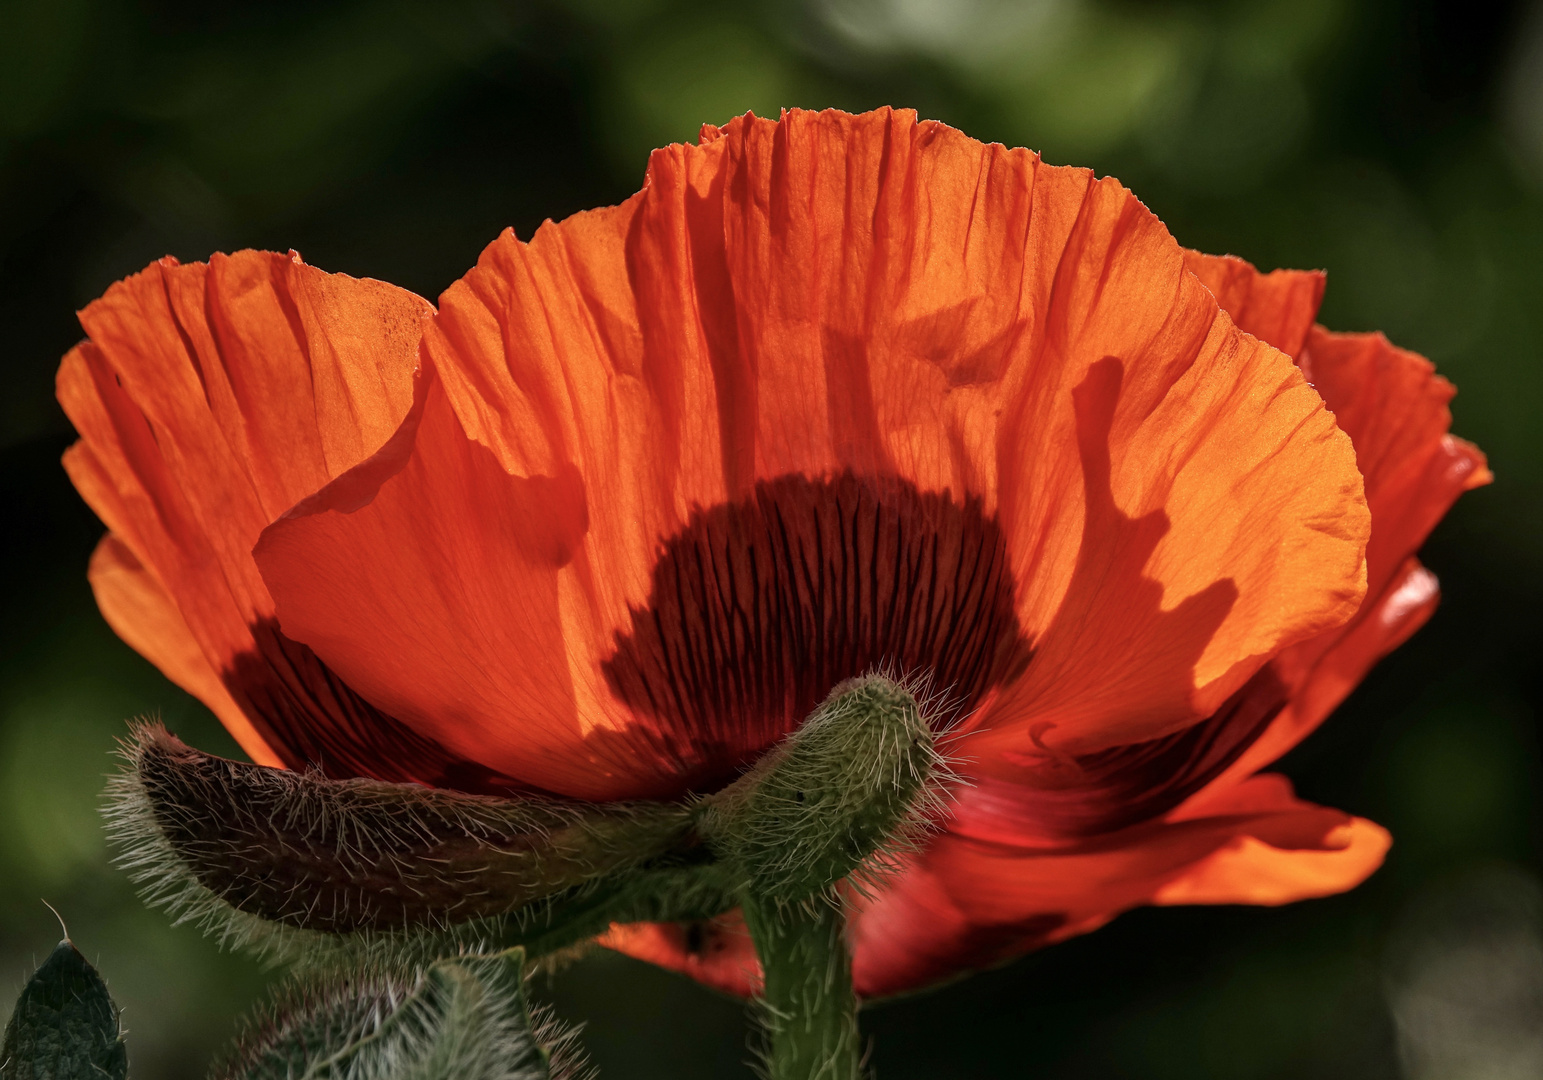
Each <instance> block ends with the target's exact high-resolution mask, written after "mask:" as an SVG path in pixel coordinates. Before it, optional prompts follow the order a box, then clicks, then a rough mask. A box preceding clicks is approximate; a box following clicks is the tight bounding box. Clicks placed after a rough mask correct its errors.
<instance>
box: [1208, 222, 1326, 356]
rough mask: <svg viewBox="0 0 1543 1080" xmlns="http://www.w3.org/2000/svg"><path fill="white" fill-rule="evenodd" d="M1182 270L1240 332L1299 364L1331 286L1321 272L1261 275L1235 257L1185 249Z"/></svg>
mask: <svg viewBox="0 0 1543 1080" xmlns="http://www.w3.org/2000/svg"><path fill="white" fill-rule="evenodd" d="M1184 265H1185V267H1186V268H1187V269H1188V270H1189V272H1190V273H1192V274H1194V275H1195V276H1196V277H1197V278H1199V279H1200V280H1201V282H1202V283H1203V284H1204V285H1205V287H1206V288H1207V289H1209V290H1211V295H1212V296H1214V297H1216V302H1217V303H1218V304H1220V305H1221V308H1222V310H1223V311H1225V312H1226V313H1227V314H1228V315H1230V316H1232V321H1233V322H1234V323H1236V324H1237V327H1238V329H1239V330H1242V331H1243V332H1244V333H1246V334H1253V335H1254V337H1256V338H1258V339H1259V340H1260V341H1263V342H1266V343H1267V344H1270V345H1273V346H1275V347H1276V348H1277V349H1279V350H1280V351H1281V352H1283V353H1285V354H1286V355H1287V356H1289V357H1291V358H1292V359H1293V360H1300V359H1301V356H1302V350H1303V348H1304V347H1305V346H1306V345H1307V336H1308V334H1309V333H1311V332H1312V329H1313V320H1314V319H1316V318H1317V317H1318V305H1319V304H1321V303H1322V302H1323V289H1324V285H1325V284H1326V282H1327V278H1326V275H1325V274H1324V272H1323V271H1322V270H1271V271H1270V272H1269V273H1268V274H1261V273H1260V272H1259V271H1258V270H1256V269H1255V268H1254V266H1253V264H1252V263H1248V262H1245V261H1244V260H1242V259H1239V258H1237V257H1236V256H1234V255H1203V254H1201V253H1200V252H1198V251H1192V250H1189V249H1186V250H1185V252H1184Z"/></svg>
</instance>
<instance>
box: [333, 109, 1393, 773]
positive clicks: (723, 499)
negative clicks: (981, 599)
mask: <svg viewBox="0 0 1543 1080" xmlns="http://www.w3.org/2000/svg"><path fill="white" fill-rule="evenodd" d="M424 347H425V350H426V353H427V355H429V356H430V357H432V359H433V361H434V363H435V366H436V368H437V369H438V371H439V373H440V377H441V378H442V380H443V384H444V387H445V392H446V394H447V396H448V397H449V400H450V402H451V404H452V405H453V406H454V408H455V411H456V414H457V415H458V417H459V418H460V420H461V423H462V426H463V427H464V429H465V430H466V431H467V433H468V434H469V435H470V436H471V437H472V438H473V439H475V440H476V441H478V442H480V443H482V444H483V445H485V446H487V447H489V448H490V449H491V450H492V451H493V452H494V454H495V455H496V456H497V458H498V460H499V461H500V463H501V464H502V465H503V467H504V469H505V470H506V471H507V472H508V473H510V474H511V475H513V476H524V477H529V476H555V475H557V474H558V472H559V470H560V469H562V468H567V467H571V468H573V469H574V470H576V472H577V474H578V475H579V476H580V477H581V478H582V479H583V483H584V487H585V491H586V495H587V504H588V508H589V520H590V524H591V528H590V529H589V531H588V533H587V534H586V535H585V536H584V538H583V558H582V559H577V558H576V560H575V565H581V566H583V567H584V568H585V569H584V576H583V579H582V590H583V595H584V599H583V606H585V607H586V608H587V610H588V611H589V612H592V613H593V620H592V626H591V628H590V630H589V632H587V633H585V634H581V635H577V636H576V637H575V638H574V639H573V640H572V641H571V642H570V647H571V648H572V649H573V650H574V651H573V652H572V654H571V655H572V656H573V660H572V665H573V667H574V670H576V671H579V672H582V671H585V670H588V669H593V668H604V667H605V666H606V665H607V663H608V662H609V661H610V660H611V659H612V656H611V653H612V649H613V647H614V646H613V643H614V642H617V641H618V640H619V639H621V638H625V637H627V636H628V635H629V634H631V633H632V630H633V627H634V624H635V623H636V622H637V621H638V620H642V621H644V622H647V621H650V620H653V621H656V622H657V621H659V619H658V618H656V617H660V618H662V616H660V612H659V611H658V609H657V608H656V607H655V606H654V605H655V601H656V599H657V598H656V597H654V596H652V595H651V591H650V590H651V589H652V588H654V587H655V586H656V585H657V584H658V582H659V580H660V579H659V577H658V574H657V571H658V569H659V562H658V560H659V557H660V553H661V551H662V550H663V551H669V550H671V547H672V545H674V544H675V543H676V541H677V540H679V539H680V538H681V537H682V535H683V534H684V533H685V532H686V531H687V530H688V529H689V528H690V527H691V523H692V521H693V515H696V514H699V513H700V514H711V513H713V512H715V508H718V507H724V506H731V507H732V506H735V505H738V504H740V503H741V502H743V501H745V500H751V499H754V498H757V497H759V496H758V493H759V492H761V491H763V490H764V488H765V485H771V484H779V483H785V482H790V481H789V478H803V480H804V481H807V482H808V483H814V484H819V483H826V482H828V481H830V480H831V479H832V478H836V477H841V476H846V475H852V476H856V477H858V478H870V477H874V476H882V477H894V478H897V479H899V480H900V481H903V482H904V483H905V484H906V485H909V487H910V489H911V490H914V491H916V492H919V493H920V494H921V495H922V496H924V497H926V496H932V495H935V494H942V493H949V495H950V497H951V498H953V499H954V500H955V501H956V502H957V503H964V502H965V501H966V500H967V499H976V500H978V501H979V505H980V507H981V512H982V514H983V515H985V517H986V518H987V519H988V520H989V521H991V522H993V523H994V524H996V523H999V526H998V527H999V528H1000V530H1001V531H1002V532H1003V533H1004V534H1005V535H1006V537H1007V548H1008V550H1009V552H1010V553H1011V558H1012V562H1011V570H1012V578H1013V583H1014V584H1015V586H1016V592H1017V608H1016V614H1017V622H1018V624H1019V625H1018V626H1017V627H1014V628H1013V629H1012V631H1011V632H1012V633H1013V634H1014V635H1018V636H1022V637H1023V638H1024V639H1026V640H1031V641H1033V644H1034V647H1035V649H1036V651H1037V655H1036V660H1035V662H1034V663H1033V664H1031V665H1030V666H1029V669H1028V675H1027V677H1026V678H1025V679H1024V680H1022V681H1021V686H1020V687H1019V688H1018V689H1017V690H1015V691H1014V692H1013V693H1011V694H1003V695H1001V696H1000V698H999V707H997V708H995V709H993V710H992V711H991V712H990V713H989V716H990V718H991V719H990V722H991V723H997V722H999V721H1000V722H1003V723H1005V722H1007V721H1008V720H1013V721H1018V723H1017V725H1016V728H1015V729H1014V730H1013V731H1012V732H1011V733H1010V738H1009V739H1008V741H1009V742H1011V744H1012V745H1013V746H1018V747H1022V746H1024V745H1032V740H1030V739H1029V737H1028V732H1029V731H1030V730H1031V729H1033V730H1037V731H1039V732H1041V735H1042V737H1043V738H1044V739H1045V740H1046V741H1048V742H1051V743H1055V744H1056V745H1058V746H1063V747H1065V748H1070V749H1097V748H1100V747H1102V746H1107V745H1110V744H1113V743H1118V742H1121V741H1126V740H1129V739H1131V738H1142V737H1151V736H1156V735H1159V734H1162V733H1165V732H1168V731H1171V730H1174V729H1175V728H1179V727H1182V726H1184V725H1186V724H1188V723H1191V722H1194V721H1195V720H1197V719H1199V718H1200V717H1202V716H1205V715H1207V714H1209V713H1210V712H1212V711H1214V710H1215V708H1217V707H1218V706H1219V705H1220V704H1221V702H1222V701H1223V700H1224V699H1225V698H1226V697H1227V696H1228V695H1229V694H1230V693H1232V692H1233V691H1235V690H1236V689H1237V688H1238V687H1239V686H1240V685H1242V683H1243V682H1245V681H1246V680H1247V679H1248V678H1249V677H1250V676H1251V675H1252V674H1253V672H1254V671H1255V670H1256V669H1257V668H1258V667H1259V666H1260V665H1261V664H1262V663H1263V662H1264V661H1265V659H1267V658H1268V656H1269V655H1270V654H1271V653H1272V652H1274V651H1276V650H1278V649H1279V648H1280V647H1281V646H1282V645H1284V644H1286V643H1289V642H1292V641H1296V640H1299V639H1301V638H1302V637H1304V636H1307V635H1310V634H1312V633H1315V632H1318V631H1320V630H1322V629H1324V628H1326V627H1329V626H1332V625H1337V624H1338V623H1340V622H1343V621H1344V619H1345V618H1347V617H1348V616H1349V615H1350V614H1351V613H1352V612H1353V611H1354V609H1355V607H1356V606H1357V604H1358V603H1359V601H1360V597H1361V591H1362V587H1363V586H1362V546H1363V544H1364V536H1365V531H1366V526H1365V508H1364V505H1363V504H1362V497H1361V493H1360V478H1359V476H1358V475H1357V474H1356V472H1355V470H1354V464H1353V459H1352V454H1351V451H1350V448H1349V446H1348V444H1347V443H1346V441H1345V440H1344V437H1343V436H1342V435H1341V434H1340V433H1339V432H1338V431H1337V429H1336V428H1335V427H1334V424H1333V421H1332V418H1330V417H1329V416H1328V415H1327V414H1326V413H1325V412H1324V410H1323V407H1322V403H1321V401H1320V400H1319V399H1318V397H1317V395H1315V394H1314V393H1313V392H1312V391H1311V389H1310V388H1309V387H1307V386H1306V384H1305V383H1304V382H1303V380H1302V378H1301V376H1300V374H1299V373H1298V372H1297V371H1296V370H1295V368H1294V367H1293V366H1292V365H1291V363H1290V362H1289V360H1288V359H1287V358H1286V357H1284V356H1282V355H1280V354H1279V353H1277V352H1275V351H1274V350H1272V349H1270V348H1269V347H1267V346H1265V345H1263V344H1261V343H1260V342H1258V341H1256V340H1253V339H1250V338H1248V337H1246V336H1245V335H1243V334H1240V333H1238V332H1237V330H1236V329H1235V328H1234V327H1233V326H1232V325H1231V323H1230V322H1229V321H1228V319H1227V318H1226V317H1225V316H1223V315H1221V314H1220V313H1219V311H1218V308H1217V306H1216V303H1215V300H1214V299H1213V298H1212V297H1211V295H1210V294H1209V293H1208V292H1207V291H1206V289H1205V287H1204V286H1203V285H1201V284H1200V282H1199V280H1198V279H1197V278H1195V277H1194V276H1193V275H1191V274H1189V273H1188V272H1186V270H1185V265H1184V257H1183V254H1182V252H1181V250H1180V249H1179V247H1178V245H1177V244H1176V243H1175V242H1174V241H1173V239H1172V238H1171V237H1170V236H1169V235H1168V234H1167V232H1166V230H1164V229H1163V227H1162V225H1161V223H1159V222H1158V221H1157V220H1156V218H1154V217H1153V216H1152V215H1151V214H1150V213H1149V212H1148V211H1147V210H1146V209H1145V208H1144V207H1142V206H1141V205H1140V203H1139V202H1138V201H1137V200H1136V199H1135V198H1134V196H1132V195H1131V194H1130V193H1129V192H1128V191H1126V190H1125V189H1124V188H1122V187H1120V186H1119V185H1118V184H1117V183H1115V182H1113V181H1108V180H1105V181H1096V180H1095V179H1094V177H1093V175H1092V173H1091V172H1089V171H1088V170H1079V169H1065V168H1055V167H1050V166H1046V165H1044V164H1043V163H1042V162H1040V161H1039V159H1038V158H1037V157H1036V156H1034V155H1033V154H1031V153H1029V152H1027V151H1022V150H1018V151H1010V150H1007V149H1005V148H1003V147H1000V146H986V145H983V144H981V143H978V142H975V141H974V140H971V139H968V138H967V137H965V136H963V135H962V134H960V133H958V132H956V131H953V130H951V129H949V128H947V127H945V126H943V125H940V124H935V123H918V122H917V121H916V118H915V116H914V114H911V113H908V112H895V111H890V110H881V111H878V112H875V113H870V114H866V115H863V116H850V115H847V114H844V113H837V112H827V113H807V112H801V111H793V112H789V113H787V114H785V115H784V117H783V118H782V120H781V121H778V122H772V121H766V120H757V119H755V118H754V117H749V116H747V117H743V118H740V119H738V120H735V121H733V122H732V123H730V124H729V125H727V126H726V127H724V128H722V129H716V128H714V129H708V130H707V131H706V132H705V134H704V141H703V143H702V144H701V145H698V146H691V147H688V146H671V147H666V148H665V149H663V150H660V151H657V152H655V154H654V155H653V157H652V159H651V161H650V165H649V173H648V178H647V182H646V184H645V187H644V190H643V191H642V192H641V193H640V194H639V195H637V196H635V197H634V198H633V199H631V200H629V201H628V202H627V203H624V204H623V205H621V206H618V207H614V208H611V209H608V210H601V211H595V212H592V213H586V214H580V215H577V216H575V217H574V218H570V219H569V220H567V221H565V222H563V223H561V224H555V225H554V224H550V223H549V224H547V225H544V226H543V227H542V228H541V229H540V230H538V231H537V233H536V235H535V236H534V237H533V238H532V240H531V241H530V242H529V243H522V242H520V241H519V240H517V239H515V237H514V236H513V234H512V233H505V234H504V235H503V236H502V237H500V238H499V239H498V240H497V241H495V243H494V244H492V245H491V246H490V247H489V248H488V249H487V250H486V251H485V252H484V253H483V255H482V257H481V259H480V260H479V263H478V266H477V267H476V268H475V269H474V270H473V271H472V272H471V273H470V274H468V275H467V276H466V277H465V278H464V279H462V281H460V282H458V283H456V285H454V286H452V287H451V289H450V290H448V291H447V292H446V294H445V295H444V296H443V297H442V299H441V305H440V312H439V314H438V315H437V316H436V318H435V320H434V323H433V325H432V327H431V328H430V329H429V330H428V331H427V332H426V334H425V339H424ZM1111 358H1112V359H1111ZM1079 387H1082V388H1083V389H1084V390H1085V393H1084V394H1083V396H1084V397H1085V398H1088V399H1089V404H1088V408H1089V409H1091V410H1092V413H1093V414H1096V415H1094V416H1093V417H1092V420H1091V422H1092V423H1093V424H1094V428H1093V430H1092V431H1091V433H1090V434H1088V435H1087V438H1086V439H1084V440H1082V441H1081V442H1079V438H1078V435H1079V430H1080V428H1079V423H1080V422H1081V421H1082V419H1083V418H1081V417H1079V415H1078V406H1076V405H1075V404H1074V397H1075V396H1076V395H1074V393H1073V391H1074V390H1076V389H1077V388H1079ZM1099 424H1102V427H1101V428H1100V427H1099V426H1098V425H1099ZM1090 491H1091V492H1092V494H1091V495H1090V494H1089V492H1090ZM1090 497H1091V498H1093V499H1094V500H1095V502H1096V503H1097V505H1096V507H1093V508H1091V509H1090V508H1089V506H1088V499H1089V498H1090ZM1245 506H1246V507H1250V508H1251V509H1250V510H1249V511H1248V512H1246V513H1244V512H1241V511H1240V510H1239V509H1238V508H1239V507H1245ZM810 520H811V521H812V520H814V519H813V517H811V518H810ZM797 539H799V540H800V541H802V539H804V538H802V537H800V538H797ZM1084 540H1086V541H1087V542H1086V543H1085V542H1084ZM808 546H809V547H811V548H812V547H815V546H816V544H815V543H814V539H810V542H809V545H808ZM693 550H694V549H693ZM575 580H576V585H577V579H575ZM579 606H580V605H579V603H578V602H577V601H575V604H574V608H575V610H576V609H577V608H578V607H579ZM812 617H813V618H815V619H825V618H831V617H832V613H830V612H826V611H820V612H814V613H813V614H812ZM715 629H716V628H715ZM362 632H363V631H362V630H361V633H362ZM739 632H740V631H739V629H738V628H736V627H732V626H731V627H728V628H726V629H725V633H724V634H723V635H722V636H724V637H733V636H734V635H735V634H738V633H739ZM586 652H587V653H588V655H585V653H586ZM856 652H861V650H854V655H855V653H856ZM1019 666H1020V667H1021V665H1019ZM1005 670H1007V668H1004V671H1005ZM858 673H860V672H858V671H853V672H842V673H841V674H842V675H851V674H858ZM753 674H754V673H753ZM410 677H411V675H410V673H409V672H408V671H407V670H405V669H403V668H401V667H400V666H398V667H397V668H396V669H395V670H391V671H382V672H380V673H378V675H377V679H378V680H379V681H380V682H381V683H386V682H390V681H392V680H402V681H406V680H407V679H409V678H410ZM580 681H582V680H580ZM372 685H373V684H372ZM576 686H577V688H578V690H579V691H580V692H583V687H582V686H578V685H577V683H576ZM655 689H660V688H655ZM660 692H661V693H664V694H665V695H666V696H669V695H685V696H688V697H689V696H690V694H691V693H692V692H693V688H691V687H684V686H677V685H673V684H672V685H670V686H667V687H664V688H662V689H660ZM393 693H394V694H398V695H404V694H407V693H409V690H408V688H406V687H400V688H396V689H394V690H393ZM624 699H625V700H624ZM591 704H592V705H593V708H590V707H588V705H586V707H585V708H582V709H581V710H580V711H581V715H583V716H585V717H586V722H589V723H594V724H597V725H599V726H601V727H604V728H606V729H608V730H611V731H613V732H626V731H627V730H629V729H636V728H638V727H639V721H638V716H637V712H636V710H635V709H634V708H633V706H632V703H631V699H626V697H625V695H623V694H621V693H620V692H619V691H617V690H616V688H615V687H609V688H601V691H600V692H597V693H595V694H594V695H593V698H592V701H591ZM422 711H423V712H424V713H425V714H426V713H428V712H431V711H432V710H430V709H428V708H427V707H426V705H425V708H424V709H423V710H422ZM981 716H982V717H986V716H988V713H987V712H985V711H983V712H982V713H981ZM494 722H495V718H493V717H491V716H490V717H487V718H485V719H484V720H483V721H481V722H480V723H482V724H483V725H484V726H491V725H492V724H493V723H494ZM643 726H648V727H651V729H652V730H653V731H654V734H655V736H657V738H658V739H659V740H662V741H661V744H660V746H659V747H658V748H656V749H652V750H650V749H649V748H648V747H646V746H643V745H641V744H639V745H637V746H634V747H633V748H632V752H633V756H634V758H636V759H639V760H641V758H642V757H646V756H649V755H652V756H654V757H658V758H660V759H661V761H660V762H659V764H658V765H657V766H655V767H656V768H657V769H664V768H668V767H673V766H671V765H670V763H669V761H668V760H667V759H670V758H671V757H672V756H673V757H676V758H679V759H681V760H686V761H690V760H697V759H702V758H706V757H712V756H714V755H716V756H717V757H718V758H721V759H733V760H735V761H736V763H737V761H738V760H739V757H740V756H741V755H742V754H743V753H744V752H746V751H747V750H748V751H754V750H757V749H760V748H764V746H765V745H768V741H767V738H766V737H765V736H763V735H757V736H756V737H755V738H749V737H748V736H746V735H745V734H744V733H743V732H742V731H740V730H738V729H737V728H725V729H720V728H718V727H714V726H713V725H712V724H707V725H702V724H695V723H694V724H692V725H688V726H689V727H690V730H685V729H684V728H682V727H680V726H679V725H676V726H675V727H671V722H670V721H669V720H668V719H661V720H659V721H658V723H653V721H652V720H650V722H649V724H647V725H643ZM756 730H757V731H760V729H759V728H757V729H756ZM767 731H769V732H770V734H771V735H772V736H775V735H776V734H778V733H779V730H778V729H776V728H775V725H773V726H771V727H768V728H767ZM1045 732H1048V734H1044V733H1045ZM751 744H754V745H751ZM639 767H640V768H641V767H642V766H641V765H640V766H639ZM499 768H501V769H504V770H505V771H509V770H511V769H513V763H512V762H508V761H505V762H500V764H499ZM640 782H641V781H640Z"/></svg>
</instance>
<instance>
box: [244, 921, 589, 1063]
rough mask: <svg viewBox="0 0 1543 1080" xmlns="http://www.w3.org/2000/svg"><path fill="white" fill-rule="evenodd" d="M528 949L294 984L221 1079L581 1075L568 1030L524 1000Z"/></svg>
mask: <svg viewBox="0 0 1543 1080" xmlns="http://www.w3.org/2000/svg"><path fill="white" fill-rule="evenodd" d="M523 961H524V955H523V953H522V952H521V950H519V949H513V950H509V951H508V952H504V953H500V954H497V955H493V956H458V957H451V958H448V959H444V960H440V961H438V962H436V963H434V964H432V965H431V966H429V967H428V968H427V969H425V970H423V971H421V972H419V973H417V974H415V975H411V976H403V975H397V974H382V973H373V974H371V973H366V974H356V975H354V976H353V977H351V978H348V979H345V980H343V981H341V982H339V983H338V984H336V985H333V986H330V987H327V988H319V987H312V986H305V985H301V986H298V987H295V988H292V989H291V990H290V991H289V993H288V994H287V995H286V996H285V998H284V999H283V1000H282V1001H281V1002H280V1003H279V1005H278V1007H277V1008H275V1009H274V1010H273V1011H272V1013H271V1015H269V1016H268V1017H266V1018H264V1019H263V1020H261V1021H260V1022H259V1023H257V1024H255V1025H253V1027H252V1028H251V1029H249V1030H248V1031H247V1033H246V1034H245V1035H244V1036H243V1038H242V1039H241V1041H240V1043H239V1044H238V1045H237V1047H236V1050H235V1052H234V1053H233V1054H232V1056H231V1059H230V1060H229V1061H227V1062H226V1063H225V1065H224V1066H223V1067H222V1068H220V1069H218V1070H217V1071H216V1072H215V1074H214V1075H215V1076H217V1077H219V1078H220V1080H292V1078H294V1077H316V1078H318V1080H321V1078H327V1080H559V1078H566V1077H575V1076H578V1075H583V1074H584V1073H585V1072H586V1070H584V1069H583V1067H582V1065H581V1064H579V1061H578V1060H577V1051H576V1047H575V1046H574V1043H573V1038H572V1036H571V1034H567V1033H564V1032H563V1031H562V1030H560V1029H558V1028H556V1027H555V1026H554V1025H552V1024H551V1023H550V1022H549V1021H546V1020H545V1018H544V1017H541V1016H540V1015H539V1014H537V1015H533V1014H532V1012H531V1010H530V1008H529V1007H528V1005H527V1003H526V998H525V987H524V979H523Z"/></svg>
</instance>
